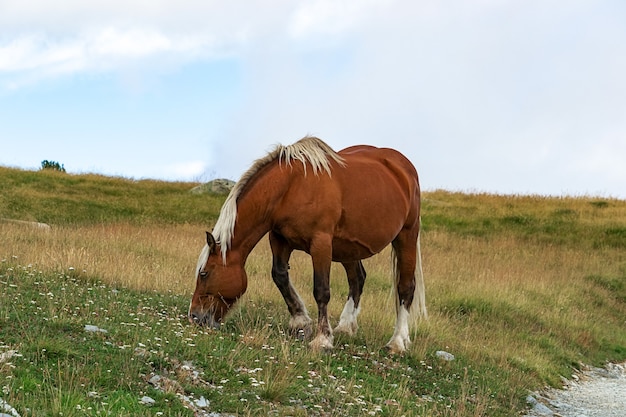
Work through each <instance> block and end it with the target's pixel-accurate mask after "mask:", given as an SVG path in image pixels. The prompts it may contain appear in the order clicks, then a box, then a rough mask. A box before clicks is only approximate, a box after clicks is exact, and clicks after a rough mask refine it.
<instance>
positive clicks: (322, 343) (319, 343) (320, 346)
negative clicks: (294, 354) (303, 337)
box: [309, 334, 333, 352]
mask: <svg viewBox="0 0 626 417" xmlns="http://www.w3.org/2000/svg"><path fill="white" fill-rule="evenodd" d="M309 346H310V347H311V349H313V350H315V351H318V352H319V351H323V350H331V349H332V348H333V337H332V336H330V337H328V336H326V335H323V334H319V335H317V336H316V337H315V339H313V340H311V342H310V343H309Z"/></svg>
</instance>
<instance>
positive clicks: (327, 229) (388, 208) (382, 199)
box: [189, 137, 426, 353]
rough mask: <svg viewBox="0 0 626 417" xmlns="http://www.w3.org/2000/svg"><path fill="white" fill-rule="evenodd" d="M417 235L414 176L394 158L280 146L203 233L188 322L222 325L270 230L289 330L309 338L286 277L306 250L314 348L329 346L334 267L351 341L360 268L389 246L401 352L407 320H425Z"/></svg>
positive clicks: (304, 144) (396, 345)
mask: <svg viewBox="0 0 626 417" xmlns="http://www.w3.org/2000/svg"><path fill="white" fill-rule="evenodd" d="M419 231H420V188H419V181H418V177H417V172H416V171H415V168H414V167H413V165H412V164H411V162H409V160H408V159H407V158H405V157H404V156H403V155H402V154H400V153H399V152H397V151H395V150H393V149H379V148H375V147H372V146H353V147H350V148H347V149H344V150H342V151H340V152H338V153H337V152H335V151H333V150H332V149H331V148H330V147H329V146H328V145H327V144H326V143H324V142H322V141H321V140H320V139H318V138H315V137H305V138H303V139H301V140H300V141H298V142H296V143H294V144H292V145H290V146H278V147H277V148H276V149H275V150H274V151H273V152H271V153H269V154H268V155H267V156H266V157H264V158H262V159H259V160H257V161H256V162H255V163H254V164H253V166H252V167H251V168H250V169H249V170H248V171H247V172H246V173H245V174H244V175H243V176H242V178H241V179H240V180H239V182H237V184H236V185H235V187H234V188H233V190H232V191H231V193H230V195H229V196H228V198H227V199H226V201H225V203H224V205H223V206H222V209H221V212H220V216H219V218H218V220H217V223H216V224H215V227H214V229H213V234H211V233H208V232H207V243H206V245H205V247H204V249H203V250H202V253H201V254H200V257H199V259H198V265H197V269H196V290H195V292H194V294H193V298H192V300H191V305H190V307H189V320H190V321H191V322H194V323H198V324H200V325H208V326H212V327H219V325H220V323H221V322H222V320H223V318H224V316H225V315H226V313H227V312H228V310H229V309H230V308H231V307H232V306H233V304H235V302H236V301H237V299H238V298H239V297H241V296H242V295H243V293H244V292H245V291H246V287H247V275H246V271H245V269H244V266H245V263H246V259H247V257H248V255H249V254H250V252H251V251H252V249H253V248H254V246H255V245H256V244H257V243H258V242H259V240H260V239H261V238H262V237H263V236H264V235H265V234H266V233H268V232H269V240H270V245H271V249H272V255H273V259H272V278H273V280H274V282H275V284H276V286H277V287H278V289H279V290H280V292H281V293H282V295H283V297H284V299H285V302H286V303H287V308H288V309H289V312H290V313H291V320H290V322H289V325H290V328H291V330H293V331H294V332H302V331H304V334H305V335H311V334H312V331H311V319H310V317H309V314H308V313H307V310H306V307H305V306H304V303H303V302H302V300H301V299H300V296H299V295H298V293H297V292H296V290H295V289H294V287H293V286H292V285H291V282H290V281H289V273H288V269H289V265H288V262H289V258H290V256H291V253H292V252H293V251H294V250H302V251H305V252H306V253H308V254H309V255H311V258H312V261H313V283H314V286H313V295H314V297H315V301H316V302H317V308H318V324H317V334H316V337H315V338H314V339H313V340H312V341H311V343H310V345H311V347H312V348H314V349H324V348H332V346H333V331H332V329H331V327H330V324H329V321H328V313H327V305H328V302H329V300H330V286H329V278H330V266H331V262H332V261H336V262H341V263H342V264H343V266H344V268H345V270H346V274H347V276H348V283H349V287H350V289H349V295H348V300H347V302H346V304H345V307H344V309H343V312H342V313H341V316H340V318H339V324H338V326H337V327H336V328H335V332H345V333H348V334H353V333H354V332H355V331H356V329H357V322H356V319H357V315H358V313H359V310H360V304H359V301H360V297H361V292H362V290H363V284H364V282H365V269H364V268H363V264H362V263H361V260H362V259H364V258H368V257H370V256H372V255H374V254H377V253H378V252H380V251H381V250H383V249H384V248H385V247H386V246H387V245H388V244H389V243H391V245H392V248H393V251H392V254H393V258H394V260H395V265H394V267H395V268H394V269H395V286H394V296H395V301H396V327H395V331H394V334H393V336H392V337H391V340H390V341H389V343H388V344H387V347H388V348H389V349H390V350H391V351H392V352H394V353H400V352H404V351H405V350H406V348H407V347H408V345H409V343H410V339H409V319H410V318H411V317H413V318H415V317H418V316H420V315H421V316H426V306H425V297H424V281H423V278H422V273H421V272H422V271H421V256H420V249H419ZM416 268H417V269H416Z"/></svg>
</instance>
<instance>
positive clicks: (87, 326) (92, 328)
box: [85, 324, 108, 333]
mask: <svg viewBox="0 0 626 417" xmlns="http://www.w3.org/2000/svg"><path fill="white" fill-rule="evenodd" d="M85 331H86V332H90V333H98V332H100V333H108V331H106V330H104V329H101V328H100V327H98V326H94V325H92V324H85Z"/></svg>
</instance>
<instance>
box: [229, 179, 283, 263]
mask: <svg viewBox="0 0 626 417" xmlns="http://www.w3.org/2000/svg"><path fill="white" fill-rule="evenodd" d="M273 174H276V173H273ZM264 177H265V178H260V179H258V180H255V181H254V183H253V184H250V186H249V187H248V189H246V190H245V192H244V193H243V194H242V195H241V196H240V197H239V199H238V200H237V221H236V223H235V230H234V232H233V240H232V245H231V248H232V251H234V252H238V255H239V261H240V262H241V263H242V264H245V262H246V259H247V258H248V255H249V254H250V252H252V249H254V247H255V246H256V244H257V243H258V242H259V240H261V238H263V236H265V234H266V233H267V232H269V231H270V228H271V227H272V223H271V212H270V207H273V206H274V202H275V201H276V200H277V199H278V197H279V196H280V195H282V193H284V188H285V187H286V186H287V182H286V180H285V178H284V177H283V176H282V175H278V176H276V175H272V174H270V175H264Z"/></svg>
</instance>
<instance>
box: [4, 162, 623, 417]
mask: <svg viewBox="0 0 626 417" xmlns="http://www.w3.org/2000/svg"><path fill="white" fill-rule="evenodd" d="M196 185H197V184H189V183H165V182H157V181H131V180H127V179H123V178H110V177H102V176H96V175H68V174H61V173H59V172H54V171H50V170H41V171H38V172H29V171H21V170H14V169H6V168H0V218H3V219H12V220H25V221H37V222H45V223H48V224H50V225H51V227H52V228H51V230H42V229H38V228H34V227H30V226H28V225H27V224H25V223H15V222H2V221H1V220H0V389H1V391H0V398H2V399H3V400H4V401H6V403H8V404H11V405H12V406H13V407H15V409H16V410H17V411H18V412H19V413H20V415H21V416H44V415H63V416H85V415H90V416H99V415H120V416H124V415H127V416H142V415H145V416H158V415H167V416H191V415H203V414H202V413H204V415H210V413H211V412H213V413H215V414H213V415H214V416H215V415H224V416H226V415H237V416H245V415H254V416H256V415H259V416H260V415H263V416H265V415H280V416H283V415H284V416H287V415H291V416H298V415H300V416H305V415H318V416H327V415H333V416H334V415H346V416H348V415H350V416H351V415H380V416H403V415H404V416H410V415H432V416H511V415H518V414H519V412H520V411H522V410H523V409H524V408H525V407H526V405H525V401H524V398H525V397H526V395H527V394H528V392H529V391H530V390H537V389H541V388H542V387H544V386H546V385H551V386H558V385H559V384H560V381H561V377H562V376H564V377H570V376H571V375H572V373H573V372H575V371H576V370H577V369H578V368H579V367H580V366H581V364H591V365H602V364H603V363H605V362H607V361H623V360H626V258H625V257H624V253H625V252H624V250H625V249H626V202H624V201H620V200H615V199H609V198H588V197H580V198H545V197H538V196H497V195H486V194H463V193H450V192H445V191H432V192H427V193H424V203H423V224H424V232H423V236H422V249H423V258H424V259H423V262H424V274H425V278H426V286H427V303H428V306H429V314H430V319H429V320H428V321H426V322H422V323H420V324H419V326H418V327H417V328H416V329H415V331H414V333H413V334H412V339H413V341H414V343H413V345H412V347H411V349H410V351H409V352H408V353H407V354H405V355H403V356H390V355H389V354H388V353H387V352H386V351H385V350H384V349H382V346H384V344H385V342H386V341H387V340H388V338H389V337H390V336H391V333H392V331H393V323H394V313H393V303H392V302H391V300H390V299H389V295H388V294H389V289H390V280H389V274H390V261H389V253H388V252H387V251H385V252H383V253H382V254H380V255H378V256H376V257H373V258H371V259H368V260H367V261H366V263H365V267H366V269H367V271H368V278H367V281H366V284H365V292H364V297H363V301H362V302H363V308H362V312H361V315H360V322H359V324H360V328H359V332H358V334H357V335H356V336H355V337H352V338H350V337H345V336H338V337H337V338H336V340H335V346H336V347H335V349H334V350H333V351H332V352H328V353H321V354H320V353H314V352H311V351H310V350H309V349H308V347H307V345H306V343H304V342H301V341H298V340H295V339H293V338H292V337H291V336H290V335H288V334H287V332H286V331H285V328H286V326H287V323H288V313H287V310H286V308H285V307H284V302H283V301H282V299H281V298H280V295H279V293H278V291H277V290H276V289H275V288H274V285H273V283H272V282H271V278H270V276H269V269H270V262H271V257H270V252H269V248H268V245H267V243H266V242H265V241H262V242H261V243H260V244H259V246H258V247H257V248H256V249H255V251H254V252H253V254H252V255H251V257H250V258H249V261H248V265H247V269H248V274H249V287H248V292H247V293H246V294H245V295H244V297H243V298H242V300H241V302H240V306H239V308H237V309H235V311H234V312H233V314H232V315H230V316H229V317H228V320H227V321H226V323H225V324H224V325H223V328H222V329H221V330H220V331H209V330H203V329H200V328H198V327H196V326H192V325H190V324H189V323H188V321H187V319H186V311H187V308H188V306H189V299H190V296H191V293H192V292H193V288H194V281H193V269H194V266H195V262H196V259H197V255H198V254H199V251H200V249H201V247H202V245H203V234H204V231H205V230H207V229H209V230H210V228H211V226H212V224H213V222H214V221H215V219H216V218H217V214H218V213H219V208H220V206H221V203H222V202H223V198H224V197H223V196H217V195H206V194H205V195H196V194H192V193H190V192H189V190H190V189H191V188H193V187H194V186H196ZM290 272H291V274H292V278H293V280H294V285H295V286H296V287H297V288H298V290H299V292H300V293H301V294H302V296H303V298H304V299H305V302H306V304H307V306H308V307H309V310H310V311H311V312H312V313H314V312H315V303H314V301H313V297H312V295H311V267H310V261H309V258H308V257H307V256H306V255H304V254H300V253H296V254H295V255H294V257H293V259H292V262H291V270H290ZM332 285H333V286H332V294H333V295H332V299H331V304H330V307H329V308H330V312H331V320H333V321H334V322H336V321H337V319H338V317H339V314H340V312H341V308H342V307H343V301H344V299H345V297H346V295H347V284H346V282H345V278H344V276H343V272H342V269H341V268H334V269H333V279H332ZM85 326H88V327H87V330H86V327H85ZM89 326H92V327H89ZM89 330H91V331H89ZM440 350H443V351H446V352H449V353H452V354H453V355H454V356H455V359H454V360H453V361H445V360H442V359H440V358H439V357H438V356H437V354H436V352H437V351H440ZM143 397H150V398H151V399H153V400H154V403H153V404H152V405H150V403H149V402H148V403H147V402H146V401H142V398H143ZM144 400H145V399H144Z"/></svg>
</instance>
